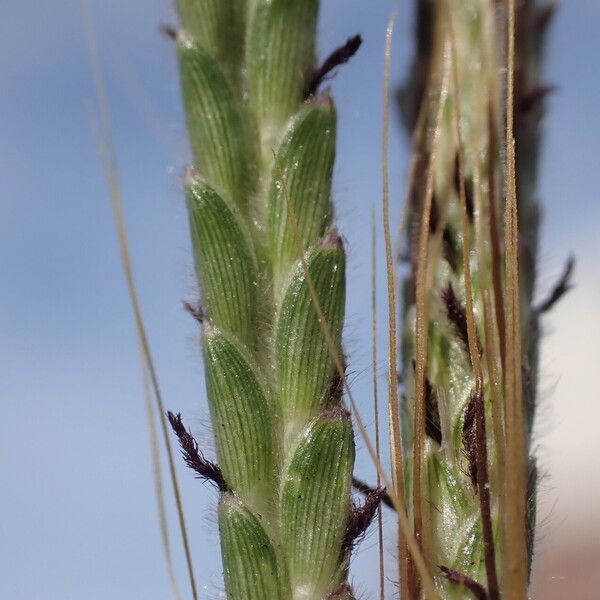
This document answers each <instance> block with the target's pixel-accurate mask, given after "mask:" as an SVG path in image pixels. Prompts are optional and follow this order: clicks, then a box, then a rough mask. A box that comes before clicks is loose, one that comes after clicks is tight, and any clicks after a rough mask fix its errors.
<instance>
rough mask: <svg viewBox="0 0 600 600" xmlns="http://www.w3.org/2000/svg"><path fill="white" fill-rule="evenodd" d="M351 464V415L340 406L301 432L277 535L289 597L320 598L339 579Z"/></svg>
mask: <svg viewBox="0 0 600 600" xmlns="http://www.w3.org/2000/svg"><path fill="white" fill-rule="evenodd" d="M353 464H354V439H353V436H352V426H351V424H350V419H349V418H348V416H347V414H346V413H345V411H344V410H343V409H339V408H338V409H335V410H334V411H331V412H329V413H323V415H321V416H320V417H318V418H317V419H316V420H315V421H314V422H313V423H312V424H311V425H309V427H308V428H307V430H306V431H305V433H304V434H303V436H302V439H301V440H300V442H299V444H298V447H297V448H296V451H295V452H294V455H293V457H292V459H291V461H290V463H289V466H288V468H287V470H286V472H285V478H284V482H283V492H282V527H283V531H282V537H283V543H284V545H285V548H286V554H287V557H288V571H289V576H290V581H291V586H292V592H293V597H294V598H323V597H325V595H326V594H327V593H328V592H331V591H334V590H335V587H336V585H339V584H340V578H343V573H342V570H343V567H342V564H343V558H344V557H343V556H342V552H341V547H342V541H343V538H344V533H345V531H346V526H347V524H348V518H349V511H350V485H351V482H352V467H353ZM342 580H343V579H342Z"/></svg>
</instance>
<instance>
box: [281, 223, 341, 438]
mask: <svg viewBox="0 0 600 600" xmlns="http://www.w3.org/2000/svg"><path fill="white" fill-rule="evenodd" d="M306 272H308V274H309V275H310V278H311V280H312V283H313V285H314V288H315V291H316V293H317V297H318V299H319V304H320V306H321V309H322V311H323V315H324V316H325V321H326V323H325V324H324V325H325V326H326V327H327V328H328V329H329V331H330V332H331V335H332V338H333V340H334V341H335V343H336V345H337V350H338V351H339V349H340V337H341V331H342V323H343V319H344V301H345V261H344V250H343V248H342V246H341V245H340V244H339V241H338V239H337V237H336V236H335V234H332V235H329V236H327V238H326V241H324V242H323V243H320V244H318V245H317V246H315V247H313V248H312V249H311V250H310V251H309V252H308V253H307V255H306V258H305V263H303V262H298V264H297V265H296V268H295V270H294V271H293V275H292V280H291V282H290V283H289V286H288V288H287V290H286V292H285V295H284V298H283V300H282V302H281V308H280V310H279V316H278V321H277V326H276V339H275V360H276V365H277V380H278V382H279V397H280V401H281V407H282V411H283V415H284V420H285V423H286V431H285V440H286V447H287V446H288V445H289V443H290V442H291V441H292V440H293V437H294V435H295V434H297V433H298V432H299V431H300V429H302V428H304V425H305V424H306V423H307V422H308V421H309V420H310V419H311V418H313V417H314V416H316V415H317V414H318V413H319V412H320V410H321V409H323V408H325V405H326V403H327V402H328V401H329V398H328V397H327V392H328V389H329V387H330V384H331V379H332V376H333V375H334V374H335V373H336V370H335V366H334V364H333V360H332V359H331V356H330V350H329V346H328V344H327V340H326V338H325V334H324V332H323V324H321V323H320V322H319V315H318V313H317V310H316V308H315V304H314V302H313V298H312V295H311V292H310V288H309V286H308V282H307V279H306ZM307 349H310V351H308V352H307Z"/></svg>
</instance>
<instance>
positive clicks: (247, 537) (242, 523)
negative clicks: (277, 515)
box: [219, 494, 289, 600]
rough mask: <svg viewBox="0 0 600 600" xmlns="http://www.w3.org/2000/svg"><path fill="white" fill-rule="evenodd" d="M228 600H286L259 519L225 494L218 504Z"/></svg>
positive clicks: (275, 558)
mask: <svg viewBox="0 0 600 600" xmlns="http://www.w3.org/2000/svg"><path fill="white" fill-rule="evenodd" d="M219 533H220V535H221V555H222V556H223V564H224V566H225V573H224V575H225V590H226V592H227V598H228V600H280V599H281V600H286V599H287V598H288V597H289V596H288V594H286V593H285V591H284V589H283V588H282V581H281V576H280V573H279V566H278V562H277V553H276V552H275V548H274V547H273V545H272V543H271V540H270V538H269V536H268V535H267V532H266V531H265V529H264V527H263V525H262V524H261V522H260V520H259V518H258V517H257V516H256V515H255V514H254V513H253V512H252V511H251V510H249V509H248V508H246V507H245V506H244V505H243V504H242V503H241V502H240V501H239V500H238V499H236V498H235V497H233V496H231V495H230V494H226V495H225V496H223V498H222V499H221V501H220V505H219Z"/></svg>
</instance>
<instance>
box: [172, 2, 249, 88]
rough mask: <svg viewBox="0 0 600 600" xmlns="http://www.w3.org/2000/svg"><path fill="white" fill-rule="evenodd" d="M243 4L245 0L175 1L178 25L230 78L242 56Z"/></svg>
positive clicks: (239, 63)
mask: <svg viewBox="0 0 600 600" xmlns="http://www.w3.org/2000/svg"><path fill="white" fill-rule="evenodd" d="M245 5H246V2H245V0H227V1H224V0H177V10H178V11H179V16H180V19H181V25H182V27H183V28H184V29H185V30H186V31H187V32H189V34H190V35H191V36H192V37H193V38H194V40H195V41H196V42H197V43H198V44H199V45H200V46H202V48H204V49H205V50H206V51H207V52H208V53H209V54H210V55H211V56H212V57H213V58H214V59H215V61H216V62H217V63H218V64H220V65H222V66H223V68H224V69H226V70H227V71H228V72H230V74H231V76H232V77H235V76H237V74H236V72H237V71H238V70H239V69H240V66H241V62H242V57H243V50H244V9H245Z"/></svg>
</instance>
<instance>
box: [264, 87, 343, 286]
mask: <svg viewBox="0 0 600 600" xmlns="http://www.w3.org/2000/svg"><path fill="white" fill-rule="evenodd" d="M335 135H336V115H335V109H334V108H333V105H332V103H331V101H330V100H329V98H320V99H319V100H318V101H317V102H316V103H315V104H314V105H312V106H308V107H307V108H306V109H305V110H303V111H301V112H300V113H299V114H298V115H297V116H296V117H295V118H294V119H293V120H292V121H291V122H290V124H289V125H288V129H287V130H286V132H285V134H284V136H283V139H282V141H281V143H280V145H279V147H278V149H277V152H276V155H275V162H274V166H273V169H272V173H271V180H270V184H269V196H268V227H269V252H270V256H271V262H272V265H273V278H274V280H275V281H276V285H277V282H278V281H279V279H280V278H281V277H283V276H285V275H286V274H287V273H288V272H289V269H290V266H291V265H292V264H294V263H295V262H296V260H297V259H298V245H297V240H296V232H295V230H294V227H293V222H292V216H291V215H290V214H289V212H290V211H289V209H288V203H291V204H292V209H293V214H294V215H295V217H296V220H297V222H298V234H299V237H300V240H301V243H302V249H303V250H305V249H306V248H307V246H308V245H309V244H311V243H313V242H314V240H316V239H317V238H319V237H320V236H322V235H323V234H324V233H325V228H326V226H327V222H328V221H329V217H330V213H331V207H330V204H331V202H330V195H331V178H332V175H333V161H334V158H335Z"/></svg>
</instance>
